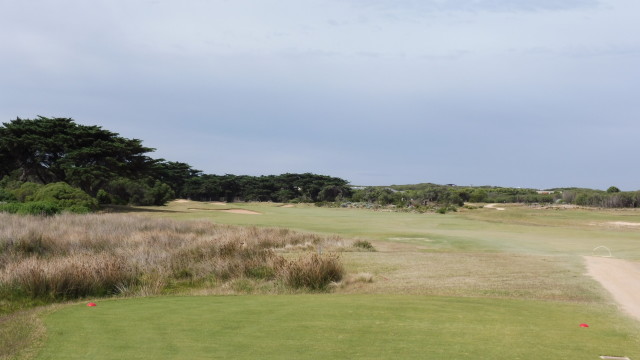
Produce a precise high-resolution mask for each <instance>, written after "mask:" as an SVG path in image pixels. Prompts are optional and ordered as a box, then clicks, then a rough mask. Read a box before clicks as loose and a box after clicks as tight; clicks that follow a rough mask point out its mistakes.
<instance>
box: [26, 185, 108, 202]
mask: <svg viewBox="0 0 640 360" xmlns="http://www.w3.org/2000/svg"><path fill="white" fill-rule="evenodd" d="M32 200H34V201H50V202H53V203H55V204H56V205H58V206H59V207H60V208H71V207H75V206H80V207H85V208H88V209H96V208H97V207H98V202H97V201H96V199H94V198H92V197H91V196H89V194H87V193H86V192H84V191H82V190H80V189H78V188H74V187H73V186H71V185H69V184H67V183H64V182H57V183H52V184H47V185H45V186H43V187H41V188H39V189H38V191H36V192H35V194H33V196H32Z"/></svg>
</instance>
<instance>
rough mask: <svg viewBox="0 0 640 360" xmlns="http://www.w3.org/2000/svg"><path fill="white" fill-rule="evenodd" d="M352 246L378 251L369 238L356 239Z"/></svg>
mask: <svg viewBox="0 0 640 360" xmlns="http://www.w3.org/2000/svg"><path fill="white" fill-rule="evenodd" d="M352 246H353V247H354V248H356V249H358V250H364V251H376V248H375V247H373V244H371V243H370V242H369V241H367V240H356V241H355V242H354V243H353V245H352Z"/></svg>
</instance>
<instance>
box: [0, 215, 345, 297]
mask: <svg viewBox="0 0 640 360" xmlns="http://www.w3.org/2000/svg"><path fill="white" fill-rule="evenodd" d="M342 243H343V241H342V240H341V239H339V238H335V237H333V238H325V237H321V236H318V235H315V234H307V233H298V232H294V231H291V230H287V229H270V228H257V227H234V226H228V225H215V224H212V223H208V222H179V221H173V220H161V219H150V218H145V217H137V216H131V215H118V214H90V215H73V214H63V215H57V216H53V217H34V216H17V215H9V214H0V291H3V292H5V293H6V292H10V293H13V294H18V295H21V296H28V297H32V298H43V299H48V300H60V299H72V298H79V297H87V296H104V295H110V294H120V293H123V294H127V295H148V294H157V293H161V292H162V291H163V290H164V289H166V288H167V286H168V285H169V284H175V283H176V282H188V283H192V284H197V283H199V282H203V281H204V280H207V281H209V283H211V281H210V280H212V279H213V280H214V282H218V283H223V282H225V281H229V280H231V279H236V278H241V277H248V278H254V279H259V280H265V281H269V280H277V281H283V282H284V283H285V284H288V285H289V286H292V287H298V286H297V285H295V284H294V283H292V282H291V281H289V280H288V279H289V278H290V277H291V275H289V274H290V273H292V272H302V271H301V270H300V269H302V268H304V266H307V267H313V269H310V271H311V272H323V271H329V272H331V275H329V276H328V278H331V279H335V278H336V275H335V273H336V271H338V270H339V269H338V268H340V266H334V267H333V268H330V267H327V266H325V264H324V262H322V261H321V260H322V259H326V261H327V262H328V263H332V264H333V263H336V264H337V262H338V259H337V258H333V257H331V256H328V255H326V256H319V255H314V257H312V258H313V259H314V260H313V261H311V260H309V261H306V262H304V261H303V260H299V261H295V262H292V261H288V260H285V259H284V258H283V257H282V256H280V255H279V251H278V249H285V248H286V249H292V248H314V247H315V246H322V247H324V248H327V247H328V248H330V247H331V245H332V244H342ZM305 258H306V257H304V256H303V257H302V259H305ZM310 259H311V258H310ZM293 267H295V268H296V269H297V270H295V271H287V270H286V269H287V268H293ZM340 269H341V268H340ZM340 271H343V270H340ZM320 278H322V276H319V277H318V279H320ZM322 281H324V280H322ZM304 287H308V288H312V289H319V288H325V287H326V286H325V285H318V286H313V285H305V286H304Z"/></svg>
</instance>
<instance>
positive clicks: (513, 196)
mask: <svg viewBox="0 0 640 360" xmlns="http://www.w3.org/2000/svg"><path fill="white" fill-rule="evenodd" d="M350 200H351V201H356V202H367V203H372V204H376V205H381V206H387V205H394V206H397V207H420V206H427V207H428V206H431V207H441V206H450V205H453V206H462V205H463V204H464V203H466V202H471V203H524V204H573V205H579V206H592V207H603V208H637V207H640V191H627V192H623V191H620V190H619V189H618V188H617V187H615V186H611V187H609V189H607V190H606V191H602V190H593V189H584V188H556V189H549V190H547V191H538V190H536V189H523V188H511V187H494V186H476V187H473V186H452V185H438V184H432V183H424V184H414V185H391V186H371V187H364V188H359V189H357V190H355V191H354V193H353V196H352V198H351V199H350Z"/></svg>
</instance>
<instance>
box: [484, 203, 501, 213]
mask: <svg viewBox="0 0 640 360" xmlns="http://www.w3.org/2000/svg"><path fill="white" fill-rule="evenodd" d="M496 205H498V204H489V205H485V206H484V207H486V208H488V209H496V210H498V211H504V210H505V208H503V207H496Z"/></svg>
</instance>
